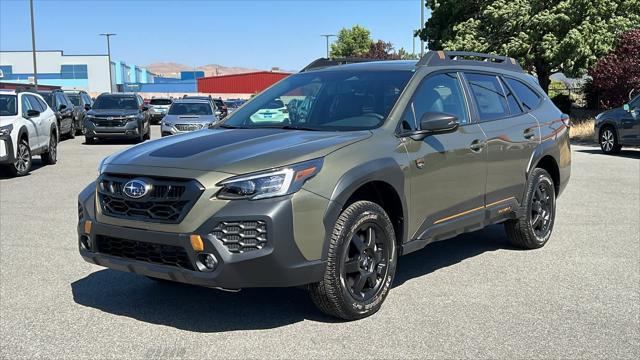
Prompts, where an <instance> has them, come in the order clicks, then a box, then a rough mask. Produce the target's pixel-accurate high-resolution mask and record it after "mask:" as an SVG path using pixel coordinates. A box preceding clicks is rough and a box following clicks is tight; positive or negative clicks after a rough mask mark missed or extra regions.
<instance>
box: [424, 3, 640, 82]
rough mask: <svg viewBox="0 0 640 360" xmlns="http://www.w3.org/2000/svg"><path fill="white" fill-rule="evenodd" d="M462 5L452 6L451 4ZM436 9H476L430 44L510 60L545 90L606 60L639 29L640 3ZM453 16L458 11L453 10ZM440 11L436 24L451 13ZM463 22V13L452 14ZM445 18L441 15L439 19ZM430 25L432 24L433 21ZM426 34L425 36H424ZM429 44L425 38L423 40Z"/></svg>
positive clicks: (435, 10)
mask: <svg viewBox="0 0 640 360" xmlns="http://www.w3.org/2000/svg"><path fill="white" fill-rule="evenodd" d="M452 2H455V3H458V5H455V6H454V5H452V4H448V3H452ZM430 3H433V4H434V6H436V5H437V6H439V7H443V6H446V7H445V9H446V8H451V9H458V8H459V7H460V8H464V7H465V6H468V7H470V8H472V7H473V6H475V5H480V8H481V10H480V11H479V12H477V13H476V11H475V10H474V11H471V12H472V14H471V15H470V16H471V17H470V18H468V19H467V20H464V21H462V22H457V23H456V24H455V25H453V33H452V34H448V33H446V32H445V33H444V34H443V36H444V37H442V38H441V37H440V35H439V34H437V33H435V34H431V36H434V37H435V38H434V39H431V40H430V44H432V43H433V44H439V43H440V44H442V47H443V48H445V49H448V50H466V51H477V52H485V53H497V54H501V55H508V56H510V57H513V58H515V59H518V60H519V61H520V63H521V65H522V66H523V67H524V68H525V69H526V70H528V71H531V72H534V73H535V74H536V75H537V76H538V80H539V82H540V85H541V86H542V88H543V89H544V90H545V91H547V90H548V88H549V83H550V79H549V76H550V75H551V74H553V73H555V72H563V73H565V74H566V75H567V76H572V77H578V76H582V75H584V74H585V73H586V70H587V69H588V68H589V67H591V66H592V65H593V64H595V62H596V61H597V60H598V58H599V57H601V56H603V55H605V54H607V53H608V52H609V51H610V50H611V48H612V47H613V45H614V43H615V40H616V37H617V36H618V35H619V34H620V33H621V32H623V31H625V30H627V29H630V28H634V27H640V0H492V1H479V0H433V1H430ZM450 11H453V10H450ZM450 11H448V12H445V11H442V13H440V10H439V9H438V8H435V9H434V11H433V15H434V16H443V18H441V19H436V20H437V21H436V20H433V21H434V22H433V24H437V23H439V22H440V21H445V18H444V17H446V16H447V14H448V13H449V12H450ZM453 13H454V14H456V16H458V17H457V18H453V19H452V20H453V21H460V18H459V17H460V14H462V13H464V11H463V10H459V11H458V12H455V11H454V12H453ZM439 14H442V15H439ZM430 21H432V20H431V19H430ZM423 35H424V34H421V36H423ZM423 39H424V37H423Z"/></svg>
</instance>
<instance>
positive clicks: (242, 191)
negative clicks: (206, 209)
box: [217, 159, 322, 200]
mask: <svg viewBox="0 0 640 360" xmlns="http://www.w3.org/2000/svg"><path fill="white" fill-rule="evenodd" d="M321 168H322V159H315V160H311V161H306V162H303V163H298V164H294V165H291V166H287V167H284V168H281V169H277V170H272V171H265V172H260V173H255V174H249V175H242V176H236V177H232V178H230V179H227V180H224V181H222V182H221V183H219V184H218V185H217V186H221V187H222V189H220V191H218V193H217V197H218V198H219V199H224V200H236V199H250V200H258V199H265V198H271V197H276V196H282V195H288V194H293V193H295V192H296V191H298V190H300V188H302V185H304V183H305V182H306V181H307V180H309V179H310V178H312V177H313V176H315V175H316V174H317V173H318V172H319V171H320V169H321Z"/></svg>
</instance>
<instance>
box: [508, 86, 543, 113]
mask: <svg viewBox="0 0 640 360" xmlns="http://www.w3.org/2000/svg"><path fill="white" fill-rule="evenodd" d="M505 80H506V81H507V83H508V84H509V86H511V88H512V89H513V91H514V92H515V93H516V96H517V97H518V98H519V99H520V101H522V105H523V106H524V107H525V109H526V110H527V111H529V110H533V109H535V108H537V107H538V104H540V96H539V95H538V94H537V93H536V92H535V91H533V90H531V88H530V87H529V86H528V85H525V84H524V83H522V82H521V81H519V80H515V79H510V78H506V79H505Z"/></svg>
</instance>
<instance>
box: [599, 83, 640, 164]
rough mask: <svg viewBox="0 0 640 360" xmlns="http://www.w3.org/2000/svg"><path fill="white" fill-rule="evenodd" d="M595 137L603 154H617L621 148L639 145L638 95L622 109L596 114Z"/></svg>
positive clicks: (639, 111) (639, 109)
mask: <svg viewBox="0 0 640 360" xmlns="http://www.w3.org/2000/svg"><path fill="white" fill-rule="evenodd" d="M595 136H596V141H598V143H599V144H600V149H602V152H603V153H605V154H617V153H619V152H620V149H622V147H623V146H638V145H640V94H639V95H636V97H635V98H633V99H631V101H629V103H628V104H625V105H624V106H622V107H619V108H615V109H611V110H607V111H605V112H603V113H600V114H598V116H596V122H595Z"/></svg>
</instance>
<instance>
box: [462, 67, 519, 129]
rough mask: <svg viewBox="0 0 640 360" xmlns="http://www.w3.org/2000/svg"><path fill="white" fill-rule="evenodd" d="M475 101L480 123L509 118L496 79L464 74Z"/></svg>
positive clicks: (500, 88) (505, 102)
mask: <svg viewBox="0 0 640 360" xmlns="http://www.w3.org/2000/svg"><path fill="white" fill-rule="evenodd" d="M465 77H466V78H467V81H468V82H469V86H470V87H471V92H472V93H473V97H474V99H475V100H476V105H477V107H478V113H479V115H480V121H489V120H494V119H499V118H503V117H507V116H509V108H508V105H507V99H506V97H505V95H504V92H503V91H502V86H501V85H500V82H499V81H498V77H496V76H494V75H485V74H465Z"/></svg>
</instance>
